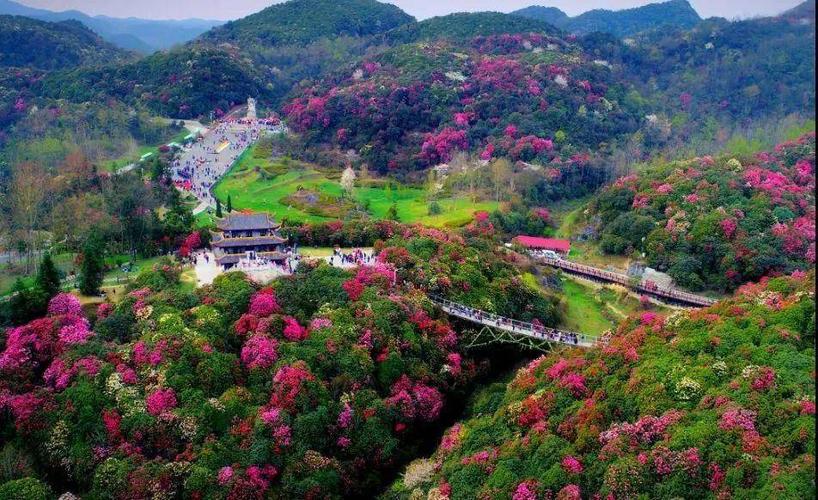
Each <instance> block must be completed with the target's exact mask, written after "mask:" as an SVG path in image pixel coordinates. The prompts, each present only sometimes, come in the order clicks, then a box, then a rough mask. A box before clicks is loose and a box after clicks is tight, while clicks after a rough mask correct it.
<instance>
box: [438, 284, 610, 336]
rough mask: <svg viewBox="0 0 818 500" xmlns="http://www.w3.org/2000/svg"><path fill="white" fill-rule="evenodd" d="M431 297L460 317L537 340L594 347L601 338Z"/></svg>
mask: <svg viewBox="0 0 818 500" xmlns="http://www.w3.org/2000/svg"><path fill="white" fill-rule="evenodd" d="M429 299H430V300H431V301H432V302H434V303H435V304H436V305H437V306H438V307H440V308H441V309H442V310H443V311H445V312H446V313H447V314H450V315H452V316H457V317H458V318H461V319H464V320H466V321H471V322H472V323H477V324H480V325H484V326H489V327H491V328H496V329H498V330H503V331H505V332H508V333H511V334H514V335H522V336H526V337H531V338H534V339H537V340H545V341H548V342H555V343H558V344H565V345H571V346H577V347H592V346H594V345H595V344H596V343H597V342H598V340H599V339H598V338H597V337H592V336H589V335H585V334H583V333H576V332H570V331H565V330H558V329H556V328H548V327H544V326H538V325H535V324H533V323H528V322H525V321H518V320H516V319H511V318H506V317H503V316H498V315H496V314H493V313H490V312H485V311H481V310H479V309H475V308H473V307H469V306H466V305H463V304H460V303H457V302H452V301H451V300H448V299H444V298H442V297H434V296H429Z"/></svg>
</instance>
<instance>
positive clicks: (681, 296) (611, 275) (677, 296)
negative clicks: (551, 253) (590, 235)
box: [535, 257, 716, 307]
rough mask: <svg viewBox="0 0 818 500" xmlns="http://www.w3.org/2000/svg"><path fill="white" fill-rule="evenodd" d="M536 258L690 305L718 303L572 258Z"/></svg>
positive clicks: (703, 305) (551, 264) (702, 305)
mask: <svg viewBox="0 0 818 500" xmlns="http://www.w3.org/2000/svg"><path fill="white" fill-rule="evenodd" d="M535 258H536V259H538V260H539V261H540V262H542V263H543V264H546V265H548V266H551V267H556V268H559V269H563V270H565V271H568V272H574V273H577V274H581V275H584V276H590V277H592V278H597V279H601V280H604V281H608V282H611V283H617V284H619V285H623V286H626V287H629V288H633V289H635V290H637V291H638V292H642V293H647V294H652V295H657V296H659V297H664V298H667V299H671V300H675V301H678V302H683V303H685V304H689V305H694V306H699V307H707V306H711V305H713V304H715V303H716V300H714V299H711V298H709V297H702V296H701V295H696V294H694V293H689V292H683V291H681V290H676V289H675V288H665V287H660V286H656V285H654V286H648V285H645V284H642V283H640V284H633V283H631V279H630V278H629V277H628V276H627V275H624V274H621V273H615V272H612V271H606V270H604V269H598V268H596V267H593V266H589V265H586V264H579V263H577V262H571V261H570V260H565V259H554V258H552V257H535Z"/></svg>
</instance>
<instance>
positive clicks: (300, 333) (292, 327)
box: [283, 316, 309, 342]
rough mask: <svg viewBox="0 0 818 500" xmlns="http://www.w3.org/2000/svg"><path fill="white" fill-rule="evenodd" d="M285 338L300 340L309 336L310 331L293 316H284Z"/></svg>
mask: <svg viewBox="0 0 818 500" xmlns="http://www.w3.org/2000/svg"><path fill="white" fill-rule="evenodd" d="M283 333H284V338H286V339H287V340H291V341H293V342H298V341H301V340H304V339H305V338H307V335H308V334H309V331H308V330H307V329H306V328H304V327H303V326H301V325H299V324H298V321H297V320H296V319H295V318H293V317H291V316H285V317H284V332H283Z"/></svg>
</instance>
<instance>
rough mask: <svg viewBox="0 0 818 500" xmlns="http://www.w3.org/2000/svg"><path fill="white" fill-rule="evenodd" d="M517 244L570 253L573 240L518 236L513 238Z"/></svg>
mask: <svg viewBox="0 0 818 500" xmlns="http://www.w3.org/2000/svg"><path fill="white" fill-rule="evenodd" d="M512 241H513V242H514V243H515V244H517V245H520V246H521V247H523V248H525V249H527V250H533V251H537V250H539V251H546V250H549V251H551V252H556V253H558V254H560V255H563V256H565V255H568V252H570V251H571V241H569V240H560V239H556V238H540V237H538V236H523V235H520V236H517V237H515V238H514V239H513V240H512Z"/></svg>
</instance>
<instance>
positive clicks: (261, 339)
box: [241, 335, 278, 370]
mask: <svg viewBox="0 0 818 500" xmlns="http://www.w3.org/2000/svg"><path fill="white" fill-rule="evenodd" d="M277 347H278V342H277V341H276V340H275V339H272V338H269V337H266V336H264V335H254V336H252V337H250V338H249V339H248V340H247V342H245V343H244V347H242V348H241V362H242V363H244V365H245V366H247V368H248V369H250V370H253V369H257V368H261V369H264V368H269V367H271V366H273V363H275V362H276V360H277V359H278V352H277V350H276V349H277Z"/></svg>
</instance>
